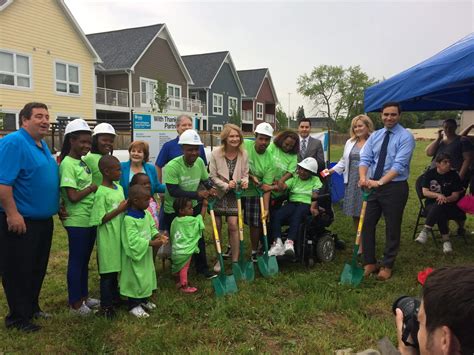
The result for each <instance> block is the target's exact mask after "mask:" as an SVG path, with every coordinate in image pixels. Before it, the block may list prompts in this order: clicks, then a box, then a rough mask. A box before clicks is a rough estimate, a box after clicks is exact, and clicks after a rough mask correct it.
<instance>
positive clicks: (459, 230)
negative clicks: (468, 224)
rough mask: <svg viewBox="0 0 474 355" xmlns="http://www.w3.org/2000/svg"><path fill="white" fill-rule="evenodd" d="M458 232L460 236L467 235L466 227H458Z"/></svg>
mask: <svg viewBox="0 0 474 355" xmlns="http://www.w3.org/2000/svg"><path fill="white" fill-rule="evenodd" d="M456 234H457V236H458V237H461V238H463V237H465V236H466V230H465V229H464V228H458V231H457V233H456Z"/></svg>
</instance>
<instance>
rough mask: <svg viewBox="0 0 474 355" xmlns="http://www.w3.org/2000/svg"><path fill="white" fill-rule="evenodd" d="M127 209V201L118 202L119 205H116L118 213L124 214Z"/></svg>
mask: <svg viewBox="0 0 474 355" xmlns="http://www.w3.org/2000/svg"><path fill="white" fill-rule="evenodd" d="M127 207H128V199H127V200H123V201H122V202H120V205H118V207H117V210H118V211H119V212H125V211H126V210H127Z"/></svg>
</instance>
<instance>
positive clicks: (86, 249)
mask: <svg viewBox="0 0 474 355" xmlns="http://www.w3.org/2000/svg"><path fill="white" fill-rule="evenodd" d="M66 231H67V235H68V239H69V260H68V263H67V291H68V295H69V304H71V305H72V304H74V303H76V302H78V301H80V300H81V299H83V298H87V296H88V294H89V289H88V281H89V259H90V257H91V253H92V249H94V243H95V237H96V227H88V228H84V227H66Z"/></svg>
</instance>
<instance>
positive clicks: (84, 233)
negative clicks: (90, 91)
mask: <svg viewBox="0 0 474 355" xmlns="http://www.w3.org/2000/svg"><path fill="white" fill-rule="evenodd" d="M65 133H66V134H65V136H64V143H63V146H62V148H61V155H60V159H61V165H60V166H59V178H60V187H61V199H62V200H63V202H64V206H65V209H66V214H67V218H66V219H64V220H63V225H64V227H65V228H66V231H67V235H68V246H69V256H68V265H67V288H68V299H69V306H70V307H71V312H73V313H76V314H79V315H87V314H90V313H92V311H91V308H92V307H95V306H98V304H99V301H98V300H96V299H92V298H89V297H88V294H89V289H88V279H89V274H88V272H89V271H88V270H89V259H90V256H91V253H92V250H93V249H94V243H95V237H96V229H95V227H92V226H91V225H90V223H89V219H90V212H91V209H92V205H93V203H94V192H95V191H96V190H97V185H95V184H93V183H92V174H91V171H90V169H89V168H88V167H87V165H86V164H85V163H84V162H83V161H82V160H81V157H82V156H84V155H85V154H87V152H88V151H89V150H90V148H91V131H90V128H89V126H88V125H87V123H86V122H85V121H84V120H82V119H75V120H73V121H71V122H69V124H68V125H67V126H66V130H65Z"/></svg>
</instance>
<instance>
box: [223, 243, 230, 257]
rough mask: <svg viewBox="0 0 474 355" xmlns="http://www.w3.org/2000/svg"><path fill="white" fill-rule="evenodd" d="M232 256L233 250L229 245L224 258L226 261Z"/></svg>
mask: <svg viewBox="0 0 474 355" xmlns="http://www.w3.org/2000/svg"><path fill="white" fill-rule="evenodd" d="M231 256H232V249H231V248H230V245H227V250H226V251H225V252H224V253H222V257H223V258H224V259H229V258H230V257H231Z"/></svg>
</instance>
